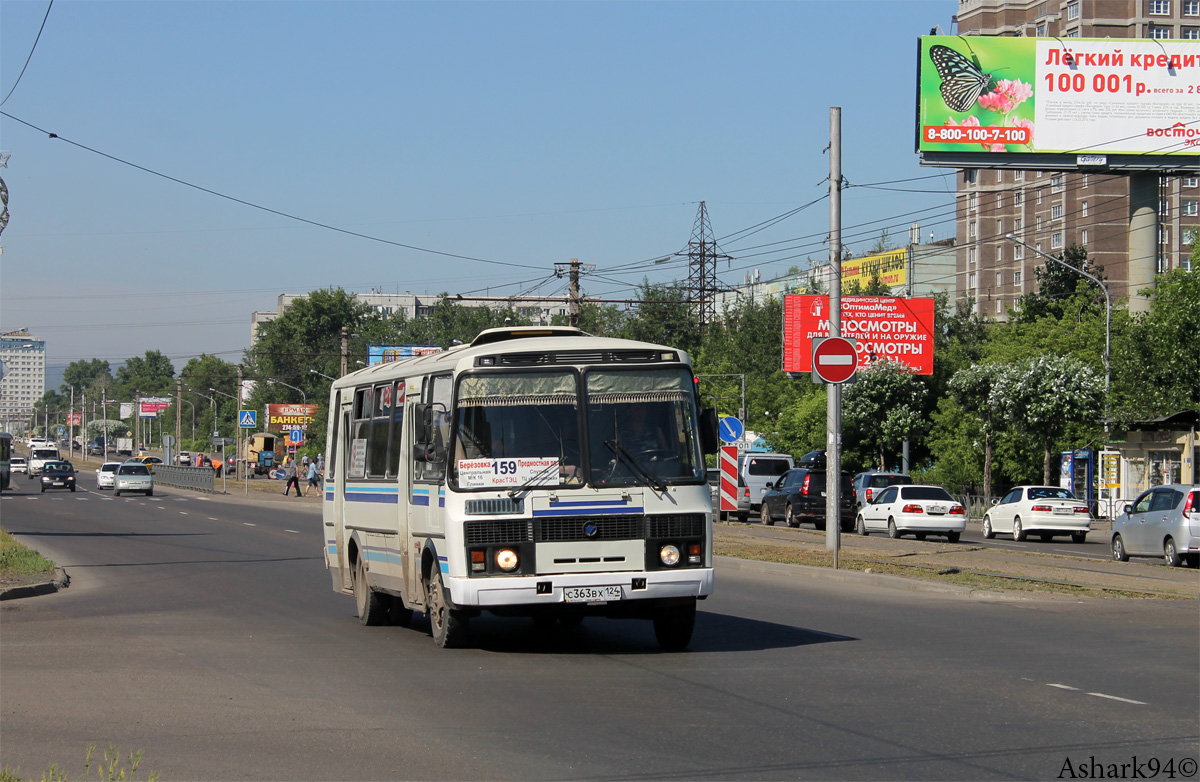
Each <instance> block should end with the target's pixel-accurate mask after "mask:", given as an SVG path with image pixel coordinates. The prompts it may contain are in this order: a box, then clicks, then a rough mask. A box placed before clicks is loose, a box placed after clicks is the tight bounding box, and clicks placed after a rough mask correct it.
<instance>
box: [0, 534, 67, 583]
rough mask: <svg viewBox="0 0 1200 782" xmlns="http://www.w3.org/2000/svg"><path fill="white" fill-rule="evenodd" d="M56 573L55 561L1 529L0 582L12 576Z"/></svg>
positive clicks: (50, 574)
mask: <svg viewBox="0 0 1200 782" xmlns="http://www.w3.org/2000/svg"><path fill="white" fill-rule="evenodd" d="M40 575H45V576H46V577H47V578H49V577H52V576H53V575H54V563H53V562H51V561H50V560H48V559H46V558H45V557H43V556H42V555H41V554H39V553H37V552H36V551H34V550H33V549H31V548H29V547H28V546H26V545H24V544H22V543H20V542H19V541H18V540H17V539H16V538H14V537H13V536H12V535H10V534H8V532H6V531H5V530H3V529H0V582H4V581H6V580H8V579H10V578H18V577H19V578H24V577H28V576H40Z"/></svg>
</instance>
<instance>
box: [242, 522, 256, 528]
mask: <svg viewBox="0 0 1200 782" xmlns="http://www.w3.org/2000/svg"><path fill="white" fill-rule="evenodd" d="M242 524H243V525H245V526H247V527H257V526H258V525H257V524H251V523H250V522H248V521H243V522H242Z"/></svg>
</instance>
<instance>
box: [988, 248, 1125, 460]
mask: <svg viewBox="0 0 1200 782" xmlns="http://www.w3.org/2000/svg"><path fill="white" fill-rule="evenodd" d="M1004 238H1006V239H1008V240H1009V241H1011V242H1015V243H1016V244H1019V245H1021V246H1022V247H1027V248H1029V249H1030V250H1032V251H1033V252H1035V253H1037V254H1038V255H1040V256H1042V257H1043V258H1046V259H1047V260H1051V261H1054V262H1055V263H1061V264H1062V265H1063V266H1066V267H1067V268H1068V269H1070V270H1071V271H1073V272H1075V273H1077V274H1080V275H1083V276H1084V277H1087V278H1088V279H1089V280H1091V281H1092V282H1094V283H1096V284H1097V285H1099V286H1100V290H1102V291H1104V434H1105V436H1106V437H1107V436H1108V391H1109V387H1110V385H1111V384H1112V366H1111V365H1110V364H1109V362H1110V360H1111V357H1110V354H1111V353H1112V297H1111V296H1109V295H1108V286H1107V285H1105V284H1104V283H1103V282H1101V280H1100V278H1099V277H1096V276H1093V275H1091V274H1088V273H1087V272H1085V271H1084V270H1083V269H1080V268H1078V267H1075V266H1072V265H1071V264H1069V263H1067V262H1066V261H1064V260H1063V259H1061V258H1055V257H1054V256H1053V255H1050V254H1049V253H1044V252H1042V251H1041V250H1039V249H1038V248H1036V247H1031V246H1030V245H1028V244H1026V243H1025V242H1023V241H1021V240H1020V239H1018V238H1017V237H1015V236H1013V235H1012V234H1005V235H1004Z"/></svg>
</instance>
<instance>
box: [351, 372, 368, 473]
mask: <svg viewBox="0 0 1200 782" xmlns="http://www.w3.org/2000/svg"><path fill="white" fill-rule="evenodd" d="M349 434H350V470H349V477H351V478H362V477H365V475H366V468H367V458H366V455H367V444H368V440H369V438H370V435H371V389H370V388H360V389H358V390H357V391H355V392H354V420H353V421H352V422H351V423H350V433H349Z"/></svg>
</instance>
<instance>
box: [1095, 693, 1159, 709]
mask: <svg viewBox="0 0 1200 782" xmlns="http://www.w3.org/2000/svg"><path fill="white" fill-rule="evenodd" d="M1088 695H1095V696H1096V697H1097V698H1108V699H1109V700H1110V701H1120V702H1121V703H1132V704H1134V705H1135V706H1148V705H1149V704H1148V703H1146V702H1145V701H1135V700H1130V699H1129V698H1118V697H1117V696H1116V695H1105V694H1104V693H1102V692H1089V693H1088Z"/></svg>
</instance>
